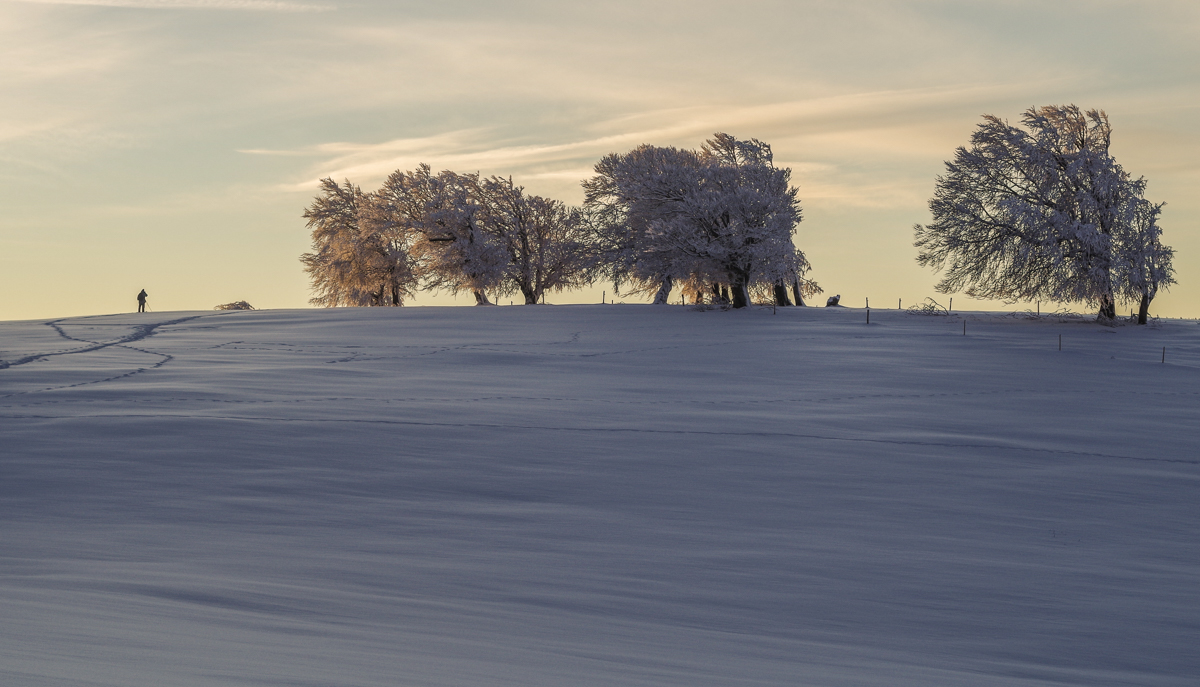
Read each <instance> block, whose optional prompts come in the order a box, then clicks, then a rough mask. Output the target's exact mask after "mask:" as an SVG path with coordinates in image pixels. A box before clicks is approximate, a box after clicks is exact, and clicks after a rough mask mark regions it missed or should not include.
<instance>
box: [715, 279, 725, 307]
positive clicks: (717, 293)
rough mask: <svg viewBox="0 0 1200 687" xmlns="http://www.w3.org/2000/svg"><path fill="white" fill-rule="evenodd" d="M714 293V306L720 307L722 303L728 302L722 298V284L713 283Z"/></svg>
mask: <svg viewBox="0 0 1200 687" xmlns="http://www.w3.org/2000/svg"><path fill="white" fill-rule="evenodd" d="M712 291H713V292H712V302H713V305H720V304H721V303H725V302H726V300H725V299H724V298H721V285H720V284H718V283H716V282H713V289H712Z"/></svg>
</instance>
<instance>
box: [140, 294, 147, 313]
mask: <svg viewBox="0 0 1200 687" xmlns="http://www.w3.org/2000/svg"><path fill="white" fill-rule="evenodd" d="M138 312H146V289H142V290H141V291H140V292H139V293H138Z"/></svg>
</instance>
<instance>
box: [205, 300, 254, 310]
mask: <svg viewBox="0 0 1200 687" xmlns="http://www.w3.org/2000/svg"><path fill="white" fill-rule="evenodd" d="M253 309H254V306H253V305H250V304H249V303H247V302H246V301H234V302H232V303H223V304H221V305H218V306H216V307H215V308H213V310H253Z"/></svg>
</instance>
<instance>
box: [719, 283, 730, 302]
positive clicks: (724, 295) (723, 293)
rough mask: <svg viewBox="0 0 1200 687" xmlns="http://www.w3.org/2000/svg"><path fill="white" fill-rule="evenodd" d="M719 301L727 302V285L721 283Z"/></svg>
mask: <svg viewBox="0 0 1200 687" xmlns="http://www.w3.org/2000/svg"><path fill="white" fill-rule="evenodd" d="M721 302H722V303H725V304H726V305H728V304H729V287H728V286H725V285H724V284H721Z"/></svg>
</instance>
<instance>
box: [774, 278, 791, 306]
mask: <svg viewBox="0 0 1200 687" xmlns="http://www.w3.org/2000/svg"><path fill="white" fill-rule="evenodd" d="M787 291H788V290H787V287H786V286H784V285H783V282H782V281H777V282H775V305H779V306H783V305H791V304H792V302H791V301H790V300H788V292H787Z"/></svg>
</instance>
